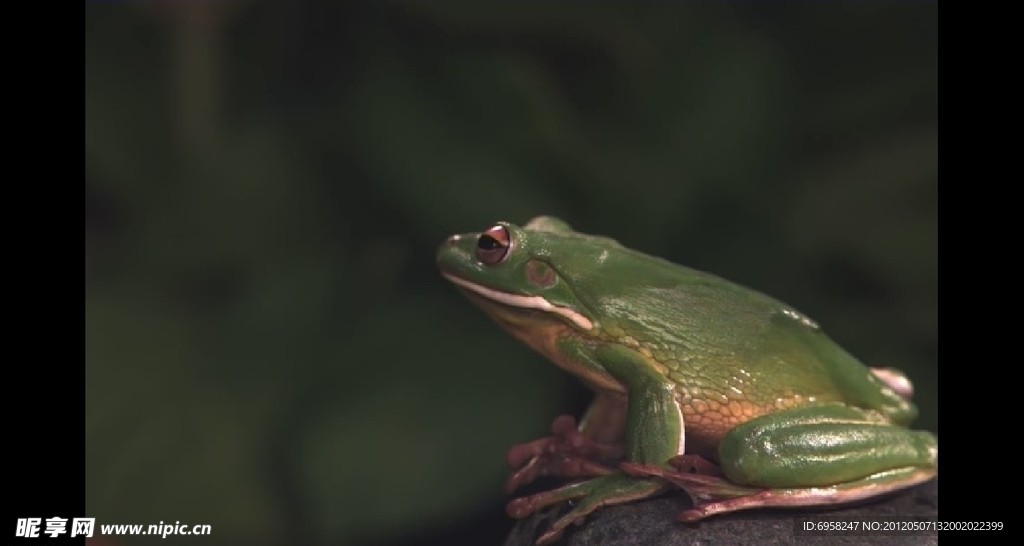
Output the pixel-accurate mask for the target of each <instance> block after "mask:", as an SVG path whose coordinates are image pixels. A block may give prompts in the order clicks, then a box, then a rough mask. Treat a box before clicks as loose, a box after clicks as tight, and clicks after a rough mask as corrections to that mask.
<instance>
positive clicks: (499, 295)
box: [441, 273, 594, 330]
mask: <svg viewBox="0 0 1024 546" xmlns="http://www.w3.org/2000/svg"><path fill="white" fill-rule="evenodd" d="M441 274H442V275H444V278H446V279H448V280H449V281H452V282H453V283H455V284H457V285H459V286H461V287H463V288H466V289H468V290H472V291H473V292H476V293H477V294H480V295H481V296H483V297H485V298H487V299H491V300H494V301H496V302H499V303H504V304H505V305H511V306H513V307H522V308H525V309H539V310H541V311H547V312H549V313H555V314H556V315H561V316H563V317H565V318H567V319H569V320H571V321H573V323H575V324H576V326H579V327H580V328H583V329H584V330H590V329H591V328H593V327H594V323H592V322H590V319H588V318H587V317H585V316H583V315H581V314H579V313H577V312H576V311H573V310H572V309H566V308H565V307H559V306H557V305H552V304H551V302H549V301H548V300H546V299H544V298H542V297H540V296H518V295H516V294H507V293H505V292H499V291H497V290H491V289H490V288H486V287H483V286H480V285H479V284H474V283H471V282H469V281H467V280H465V279H460V278H459V277H456V276H454V275H449V274H447V273H441Z"/></svg>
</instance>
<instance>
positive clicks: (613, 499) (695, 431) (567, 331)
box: [437, 216, 938, 544]
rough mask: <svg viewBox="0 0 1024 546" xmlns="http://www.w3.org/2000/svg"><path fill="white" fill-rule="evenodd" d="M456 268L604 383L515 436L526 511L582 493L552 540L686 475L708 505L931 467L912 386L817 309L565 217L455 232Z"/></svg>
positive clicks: (893, 477)
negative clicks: (582, 228) (833, 332)
mask: <svg viewBox="0 0 1024 546" xmlns="http://www.w3.org/2000/svg"><path fill="white" fill-rule="evenodd" d="M437 263H438V266H439V268H440V270H441V274H442V275H443V276H444V277H445V278H446V279H447V280H449V281H451V282H452V283H454V284H455V285H456V286H457V287H458V288H459V289H460V290H461V291H462V292H464V293H465V295H466V296H467V297H468V298H469V299H470V300H472V302H473V303H475V304H476V305H478V306H479V307H480V308H481V309H483V310H484V312H486V313H487V314H488V315H489V316H490V317H491V318H493V319H494V320H495V321H496V322H497V323H498V324H499V325H501V326H502V327H503V328H505V329H506V330H507V331H508V332H509V333H510V334H512V335H513V336H514V337H516V338H517V339H519V340H520V341H522V342H523V343H525V344H526V345H528V346H529V347H531V348H533V349H534V350H536V351H537V352H539V353H540V354H542V355H544V356H545V357H547V358H548V359H549V360H550V361H551V362H553V363H554V364H555V365H557V366H558V367H560V368H562V369H564V370H565V371H567V372H569V373H571V374H573V375H575V376H576V377H578V378H579V379H580V380H582V381H583V383H585V384H586V385H587V386H588V387H589V388H590V389H592V390H593V391H594V393H595V397H594V401H593V402H592V404H591V405H590V407H589V408H588V409H587V411H586V413H585V414H584V415H583V417H582V419H580V421H579V422H578V423H577V422H576V420H575V419H574V418H573V417H571V416H559V417H558V418H556V419H555V421H554V422H553V423H552V426H551V430H552V435H551V436H548V437H545V438H541V439H539V440H535V441H533V442H527V443H524V444H520V445H517V446H514V447H513V448H512V449H511V450H510V451H509V455H508V462H509V465H510V466H511V468H512V470H513V472H512V473H511V475H510V477H509V479H508V481H507V483H506V490H507V491H509V492H512V491H514V490H515V489H517V488H519V487H521V486H523V485H525V484H527V483H530V482H532V481H534V480H535V479H536V478H538V477H540V476H556V477H564V478H568V479H571V480H572V482H571V483H569V484H568V485H564V486H561V487H558V488H556V489H553V490H551V491H544V492H541V493H536V494H533V495H529V496H524V497H521V498H516V499H514V500H512V501H511V502H509V504H508V513H509V514H510V515H511V516H513V517H517V518H522V517H526V516H527V515H529V514H531V513H533V512H535V511H537V510H539V509H541V508H544V507H547V506H552V505H556V504H559V503H563V502H567V501H575V503H574V504H573V507H572V509H571V510H569V511H568V513H566V514H565V515H563V516H562V517H561V518H559V519H558V520H557V521H555V522H554V523H553V524H552V525H551V527H550V528H549V529H548V530H547V531H546V532H545V533H544V534H543V535H541V537H540V538H539V540H538V542H537V544H550V543H551V542H554V541H556V540H557V539H558V538H559V537H560V536H561V534H562V532H563V531H564V529H565V528H566V527H567V526H568V525H570V524H572V523H574V522H580V521H582V520H583V518H585V517H586V515H587V514H589V513H591V512H593V511H594V510H596V509H598V508H600V507H602V506H606V505H611V504H617V503H625V502H630V501H634V500H638V499H643V498H646V497H650V496H653V495H657V494H660V493H663V492H665V491H668V490H671V489H672V488H674V487H679V488H682V489H683V490H684V491H686V493H687V494H688V495H689V496H690V498H691V499H692V500H693V505H694V506H693V508H690V509H687V510H685V511H684V512H683V513H682V514H680V515H679V519H681V520H683V521H696V520H699V519H702V518H705V517H708V516H712V515H715V514H721V513H725V512H732V511H736V510H745V509H750V508H761V507H794V506H828V505H836V504H842V503H848V502H853V501H860V500H863V499H866V498H870V497H874V496H878V495H883V494H887V493H890V492H893V491H897V490H900V489H904V488H907V487H910V486H913V485H915V484H919V483H922V482H924V481H927V480H929V479H931V478H932V477H934V476H935V475H936V474H937V472H938V470H937V465H938V463H937V460H938V444H937V440H936V438H935V436H934V435H932V434H931V433H929V432H924V431H914V430H910V429H909V428H907V427H908V425H909V424H910V423H911V422H912V421H913V420H914V419H915V417H916V416H917V409H916V407H915V406H914V405H913V404H912V403H911V401H910V398H911V395H912V392H913V388H912V385H911V383H910V381H909V380H908V379H907V377H906V376H905V375H903V374H902V373H900V372H899V371H898V370H895V369H891V368H869V367H867V366H865V365H864V364H862V363H861V362H860V361H858V360H857V359H856V358H855V357H853V356H852V355H851V354H850V353H848V352H847V351H845V350H843V348H841V347H840V346H839V345H837V344H836V343H835V342H834V341H833V340H832V339H830V338H829V337H828V336H827V335H826V334H825V333H824V332H823V331H822V329H821V328H820V327H819V326H818V324H817V323H815V322H814V321H813V320H811V319H810V318H809V317H807V316H806V315H804V314H803V313H801V312H800V311H798V310H796V309H794V308H793V307H790V306H788V305H786V304H784V303H782V302H780V301H777V300H775V299H773V298H770V297H768V296H766V295H764V294H762V293H760V292H757V291H754V290H751V289H748V288H744V287H742V286H739V285H737V284H734V283H732V282H729V281H726V280H724V279H721V278H719V277H716V276H714V275H711V274H708V273H704V272H701V271H697V270H694V269H690V268H687V267H683V266H680V265H676V264H673V263H671V262H668V261H666V260H663V259H660V258H657V257H654V256H649V255H646V254H643V253H641V252H638V251H636V250H632V249H629V248H626V247H624V246H622V245H621V244H619V243H618V242H616V241H615V240H613V239H611V238H608V237H603V236H596V235H587V234H584V233H578V232H576V231H574V230H573V229H572V228H571V227H570V226H569V225H568V224H566V223H565V222H563V221H561V220H559V219H557V218H554V217H550V216H541V217H537V218H534V219H533V220H531V221H530V222H529V223H527V224H526V225H524V226H518V225H515V224H511V223H508V222H498V223H497V224H495V225H494V226H493V227H491V228H490V229H488V230H486V231H483V232H481V233H467V234H461V235H454V236H452V237H449V238H448V240H447V241H446V242H445V243H443V244H442V245H441V247H440V249H439V251H438V254H437Z"/></svg>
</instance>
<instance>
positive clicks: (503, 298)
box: [437, 216, 621, 332]
mask: <svg viewBox="0 0 1024 546" xmlns="http://www.w3.org/2000/svg"><path fill="white" fill-rule="evenodd" d="M612 247H617V248H621V247H620V246H619V245H618V243H616V242H615V241H613V240H611V239H608V238H606V237H596V236H591V235H585V234H582V233H577V232H575V231H573V230H572V228H570V227H569V225H568V224H566V223H565V222H563V221H561V220H559V219H557V218H553V217H550V216H540V217H537V218H534V219H533V220H531V221H530V222H529V223H527V224H526V225H525V226H522V227H520V226H517V225H515V224H511V223H509V222H498V223H497V224H495V225H494V226H493V227H491V228H490V229H488V230H486V231H483V232H480V233H465V234H460V235H453V236H451V237H449V238H448V240H447V241H445V243H444V244H442V245H441V248H440V249H439V250H438V253H437V263H438V266H439V267H440V269H441V273H442V274H443V275H444V277H445V278H447V279H448V280H450V281H451V282H453V283H455V284H456V285H457V286H458V287H459V288H461V289H462V290H464V291H465V292H466V293H467V295H468V296H469V297H470V299H472V300H473V302H474V303H476V304H478V305H479V306H480V307H482V308H483V309H484V310H485V311H487V312H488V313H489V314H490V315H491V316H493V317H494V318H495V319H497V320H498V321H499V322H501V323H504V324H505V325H506V326H508V325H509V323H510V322H522V321H525V320H530V319H535V318H541V319H549V320H557V321H562V322H564V323H566V324H567V325H569V326H571V327H573V328H575V329H577V330H580V331H583V332H586V331H590V330H592V329H593V328H594V323H595V321H596V319H595V316H594V313H593V312H592V310H591V309H589V308H588V306H587V302H586V301H585V299H584V298H585V295H584V294H582V293H581V291H580V290H579V287H577V286H574V285H575V284H577V281H578V279H579V276H580V273H585V272H586V271H588V269H593V268H594V267H595V266H596V265H597V264H599V263H600V262H601V261H603V258H604V257H606V256H607V255H608V249H609V248H612Z"/></svg>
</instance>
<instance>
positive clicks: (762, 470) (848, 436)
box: [622, 404, 938, 521]
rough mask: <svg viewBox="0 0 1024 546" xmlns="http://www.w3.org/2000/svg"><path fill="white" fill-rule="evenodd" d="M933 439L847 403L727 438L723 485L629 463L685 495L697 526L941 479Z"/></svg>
mask: <svg viewBox="0 0 1024 546" xmlns="http://www.w3.org/2000/svg"><path fill="white" fill-rule="evenodd" d="M937 459H938V446H937V443H936V441H935V437H934V436H933V435H932V434H930V433H928V432H921V431H912V430H907V429H905V428H902V427H897V426H892V425H890V424H888V422H886V421H885V420H884V419H880V418H879V417H878V416H877V415H875V414H872V413H870V412H866V411H863V410H859V409H856V408H850V407H847V406H844V405H842V404H827V405H818V406H809V407H804V408H798V409H793V410H787V411H783V412H779V413H775V414H770V415H766V416H763V417H759V418H757V419H753V420H751V421H748V422H746V423H744V424H741V425H739V426H737V427H736V428H734V429H733V430H732V431H730V432H729V433H728V434H727V435H726V436H725V438H723V439H722V441H721V443H720V445H719V460H720V461H721V465H722V472H723V474H724V475H725V479H723V478H718V477H715V476H707V475H698V474H693V473H687V472H679V471H678V470H672V469H665V468H659V467H656V466H652V465H636V464H633V463H624V464H623V465H622V469H623V470H624V471H626V472H627V473H629V474H632V475H635V476H648V477H655V476H656V477H661V478H664V479H667V480H669V481H671V482H673V483H675V484H676V485H678V486H680V487H681V488H683V489H684V490H686V491H687V493H688V494H690V496H691V497H692V498H693V501H694V506H695V508H694V509H692V510H688V511H686V512H684V513H683V514H681V515H680V519H683V520H684V521H694V520H698V519H702V518H705V517H708V516H711V515H714V514H720V513H723V512H732V511H736V510H746V509H750V508H761V507H791V506H826V505H835V504H845V503H849V502H855V501H859V500H863V499H867V498H870V497H874V496H878V495H884V494H886V493H890V492H893V491H898V490H900V489H904V488H907V487H911V486H913V485H916V484H919V483H922V482H925V481H927V480H929V479H931V478H932V477H934V476H935V475H936V473H937V465H938V463H937Z"/></svg>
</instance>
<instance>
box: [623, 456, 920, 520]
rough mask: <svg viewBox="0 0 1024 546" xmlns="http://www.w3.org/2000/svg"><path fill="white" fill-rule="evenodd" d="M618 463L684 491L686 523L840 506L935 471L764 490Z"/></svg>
mask: <svg viewBox="0 0 1024 546" xmlns="http://www.w3.org/2000/svg"><path fill="white" fill-rule="evenodd" d="M620 466H621V467H622V470H623V471H624V472H626V473H627V474H629V475H631V476H651V477H658V478H663V479H665V480H668V481H670V482H672V483H674V484H675V485H677V486H679V487H680V488H681V489H683V490H684V491H686V494H687V495H689V496H690V498H691V499H692V500H693V505H694V507H693V508H690V509H688V510H684V511H683V512H682V513H680V514H679V520H680V521H686V522H692V521H698V520H701V519H704V518H706V517H709V516H714V515H716V514H724V513H727V512H736V511H739V510H750V509H753V508H789V507H799V506H832V505H842V504H847V503H851V502H856V501H860V500H864V499H867V498H870V497H875V496H878V495H884V494H887V493H891V492H895V491H899V490H901V489H905V488H907V487H910V486H913V485H917V484H919V483H923V482H926V481H928V480H930V479H931V478H933V477H934V476H935V471H934V470H931V469H922V468H917V467H904V468H897V469H894V470H888V471H883V472H878V473H876V474H873V475H871V476H868V477H866V478H862V479H859V480H854V481H851V482H846V483H841V484H838V485H833V486H827V487H802V488H788V489H765V488H757V487H745V486H742V485H736V484H734V483H732V482H730V481H729V480H727V479H724V478H719V477H715V476H705V475H701V474H695V473H691V472H681V471H678V470H671V469H666V468H662V467H659V466H654V465H644V464H637V463H628V462H624V463H622V464H621V465H620Z"/></svg>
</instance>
